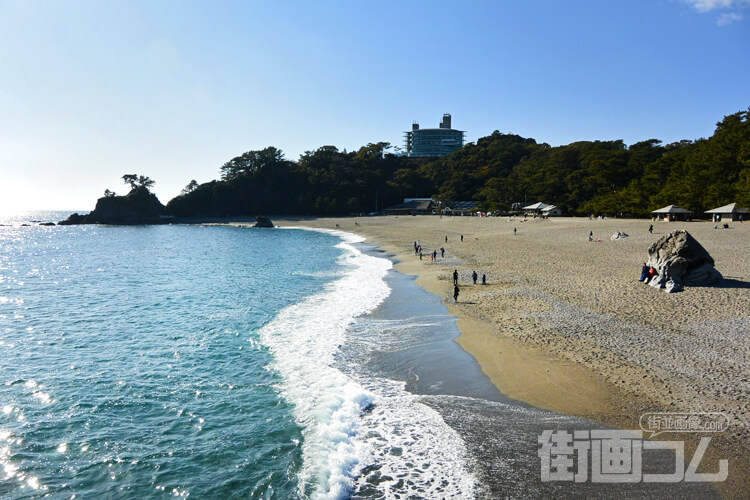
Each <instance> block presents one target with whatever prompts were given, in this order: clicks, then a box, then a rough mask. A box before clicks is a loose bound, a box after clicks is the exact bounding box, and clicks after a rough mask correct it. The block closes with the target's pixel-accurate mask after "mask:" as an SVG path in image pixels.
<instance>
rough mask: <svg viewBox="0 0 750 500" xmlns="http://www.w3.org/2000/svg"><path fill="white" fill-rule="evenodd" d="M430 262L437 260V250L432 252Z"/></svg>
mask: <svg viewBox="0 0 750 500" xmlns="http://www.w3.org/2000/svg"><path fill="white" fill-rule="evenodd" d="M432 260H437V250H433V251H432Z"/></svg>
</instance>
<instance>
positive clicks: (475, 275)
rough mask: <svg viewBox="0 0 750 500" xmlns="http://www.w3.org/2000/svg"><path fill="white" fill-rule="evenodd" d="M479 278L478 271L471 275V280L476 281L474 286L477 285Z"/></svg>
mask: <svg viewBox="0 0 750 500" xmlns="http://www.w3.org/2000/svg"><path fill="white" fill-rule="evenodd" d="M477 278H479V275H478V274H477V272H476V271H474V272H473V273H471V279H473V280H474V284H475V285H476V284H477Z"/></svg>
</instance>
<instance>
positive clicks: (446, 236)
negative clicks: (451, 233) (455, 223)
mask: <svg viewBox="0 0 750 500" xmlns="http://www.w3.org/2000/svg"><path fill="white" fill-rule="evenodd" d="M445 242H446V243H448V235H447V234H446V235H445Z"/></svg>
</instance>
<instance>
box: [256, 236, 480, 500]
mask: <svg viewBox="0 0 750 500" xmlns="http://www.w3.org/2000/svg"><path fill="white" fill-rule="evenodd" d="M326 232H329V233H331V234H334V235H336V236H338V237H340V238H342V239H343V242H342V243H340V244H339V245H337V246H338V247H339V248H341V249H343V250H344V255H343V256H342V257H341V263H342V264H343V266H344V268H345V272H344V274H343V277H342V278H340V279H339V280H337V281H334V282H332V283H330V284H329V285H327V286H326V287H325V289H324V290H323V291H321V292H320V293H318V294H317V295H314V296H312V297H310V298H308V299H307V300H305V301H303V302H302V303H299V304H295V305H292V306H289V307H287V308H286V309H283V310H282V311H281V312H280V313H279V314H278V316H276V318H274V320H272V321H271V322H270V323H269V324H268V325H266V326H265V327H264V328H263V329H262V330H261V332H260V333H261V342H262V343H263V344H265V345H266V346H268V348H269V350H270V351H271V353H272V354H273V356H274V361H273V363H272V366H271V368H272V369H274V370H275V371H277V372H278V373H279V374H280V375H281V377H282V379H283V382H282V384H281V392H282V395H283V396H284V397H285V398H286V399H287V400H288V401H289V402H291V403H292V404H293V405H294V407H295V415H296V419H297V421H298V423H299V424H300V425H302V426H303V427H304V431H303V434H304V437H305V440H304V442H303V448H302V456H303V466H302V470H301V472H300V489H301V491H300V494H301V496H303V497H311V498H326V499H339V498H347V497H349V496H350V494H352V493H353V492H356V491H365V490H367V489H368V488H371V487H372V486H375V485H377V486H375V487H376V488H377V489H378V490H379V495H380V496H383V497H384V498H399V497H402V496H403V497H409V496H412V495H417V496H424V495H427V496H428V497H445V496H450V497H452V498H473V496H474V492H475V484H476V479H475V478H474V476H473V474H471V472H470V470H469V468H470V462H471V459H470V457H469V453H468V452H467V450H466V447H465V444H464V442H463V440H462V439H461V437H460V436H459V435H458V434H457V433H456V432H455V431H454V430H453V429H451V428H450V427H449V426H448V425H447V424H446V423H445V422H444V421H443V419H442V417H441V416H440V415H439V413H438V412H437V411H435V410H434V409H432V408H430V407H428V406H426V405H424V404H423V403H422V402H421V401H420V397H419V396H415V395H412V394H409V393H408V392H407V391H406V390H405V388H404V383H403V382H396V381H391V380H386V379H380V378H370V377H366V376H360V375H359V374H358V373H357V371H358V370H357V369H356V367H351V366H349V367H347V369H346V370H344V371H345V372H346V373H344V372H342V371H341V370H340V369H338V368H337V366H338V367H341V363H342V362H344V363H346V361H342V359H340V357H339V355H340V354H341V352H340V347H341V345H342V344H343V343H344V342H345V341H347V342H351V341H352V340H353V339H350V338H348V335H351V334H353V333H356V328H357V325H355V318H357V317H359V316H362V315H364V314H367V313H368V312H371V311H372V310H374V309H375V308H376V307H377V306H378V305H379V304H380V303H381V302H382V301H383V300H385V299H386V298H387V297H388V295H389V294H390V288H389V287H388V285H387V284H386V282H385V279H384V278H385V276H386V273H387V272H388V271H389V270H390V269H391V268H392V263H391V262H390V261H389V260H388V259H383V258H377V257H372V256H369V255H366V254H363V253H362V252H360V251H359V250H358V249H357V248H356V247H355V246H354V245H353V244H354V243H358V242H361V241H363V239H362V238H360V237H358V236H356V235H352V234H349V233H343V232H340V231H326ZM365 410H368V411H365Z"/></svg>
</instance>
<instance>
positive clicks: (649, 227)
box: [648, 224, 654, 234]
mask: <svg viewBox="0 0 750 500" xmlns="http://www.w3.org/2000/svg"><path fill="white" fill-rule="evenodd" d="M653 232H654V225H653V224H650V225H649V226H648V234H653Z"/></svg>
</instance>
